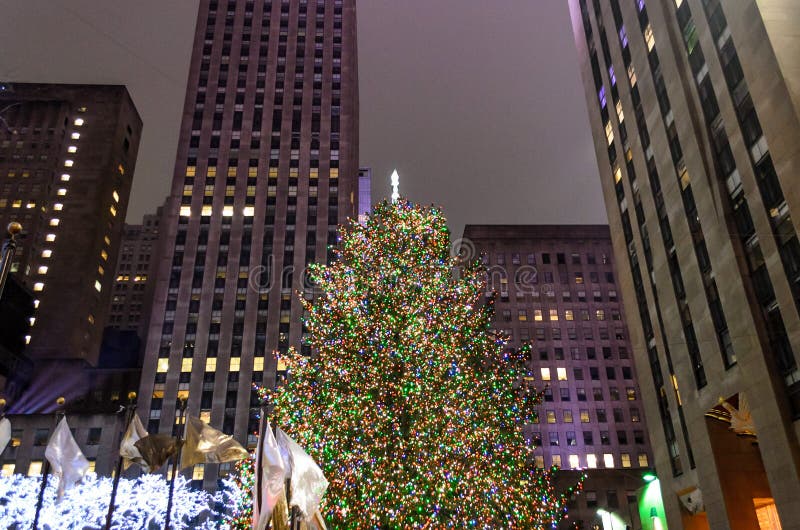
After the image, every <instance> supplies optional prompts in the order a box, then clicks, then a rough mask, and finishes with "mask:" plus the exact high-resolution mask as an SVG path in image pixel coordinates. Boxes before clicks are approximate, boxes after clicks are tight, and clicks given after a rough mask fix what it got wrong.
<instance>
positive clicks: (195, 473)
mask: <svg viewBox="0 0 800 530" xmlns="http://www.w3.org/2000/svg"><path fill="white" fill-rule="evenodd" d="M205 470H206V466H205V464H195V465H194V468H192V480H203V476H204V474H205Z"/></svg>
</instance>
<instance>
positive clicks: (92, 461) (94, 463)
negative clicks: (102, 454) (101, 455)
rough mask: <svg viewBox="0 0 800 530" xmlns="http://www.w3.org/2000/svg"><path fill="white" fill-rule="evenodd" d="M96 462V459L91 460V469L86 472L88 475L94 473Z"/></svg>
mask: <svg viewBox="0 0 800 530" xmlns="http://www.w3.org/2000/svg"><path fill="white" fill-rule="evenodd" d="M95 465H96V462H95V460H94V458H90V459H89V468H88V469H87V470H86V471H87V472H88V473H94V469H95Z"/></svg>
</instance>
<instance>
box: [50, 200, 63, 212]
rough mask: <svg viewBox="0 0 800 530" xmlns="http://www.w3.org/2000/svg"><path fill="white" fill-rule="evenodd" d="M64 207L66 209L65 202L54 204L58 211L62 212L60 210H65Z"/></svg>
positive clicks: (54, 208)
mask: <svg viewBox="0 0 800 530" xmlns="http://www.w3.org/2000/svg"><path fill="white" fill-rule="evenodd" d="M63 209H64V205H63V204H61V203H60V202H57V203H55V204H54V205H53V210H55V211H57V212H60V211H61V210H63Z"/></svg>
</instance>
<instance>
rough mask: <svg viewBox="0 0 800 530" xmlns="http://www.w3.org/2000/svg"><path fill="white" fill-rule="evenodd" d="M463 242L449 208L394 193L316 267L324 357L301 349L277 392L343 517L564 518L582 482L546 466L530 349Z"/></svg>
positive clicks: (392, 522) (393, 523) (431, 523)
mask: <svg viewBox="0 0 800 530" xmlns="http://www.w3.org/2000/svg"><path fill="white" fill-rule="evenodd" d="M450 250H451V247H450V234H449V231H448V229H447V225H446V220H445V218H444V216H443V215H442V214H441V212H440V211H439V210H438V209H436V208H433V207H430V208H429V207H420V206H417V205H413V204H411V203H409V202H407V201H404V200H400V201H398V202H396V203H388V202H383V203H382V204H379V205H378V206H376V207H375V209H374V211H373V213H372V214H371V216H370V217H369V218H368V219H367V221H366V222H365V223H364V224H357V223H352V224H350V225H349V226H346V227H343V228H342V232H341V241H340V245H339V248H338V250H336V251H335V252H336V259H335V260H333V262H332V264H331V265H328V266H325V265H314V266H312V268H311V277H312V279H313V281H314V283H315V286H316V289H317V290H318V293H317V294H318V295H317V296H316V299H315V301H314V302H309V301H307V300H305V299H304V303H305V309H306V311H307V318H306V326H307V328H308V332H309V336H310V344H311V346H312V348H313V350H314V351H315V355H314V356H313V357H311V358H305V357H302V356H300V355H297V354H296V353H294V352H290V353H289V355H288V356H287V358H286V359H285V362H286V363H287V366H288V367H289V371H290V376H289V380H288V382H287V383H286V384H285V385H282V386H281V387H280V388H279V389H278V390H277V391H276V392H274V393H270V394H272V395H271V398H272V400H273V402H274V404H275V406H276V409H275V410H276V412H275V414H276V416H275V420H274V421H276V422H277V423H278V425H280V426H281V428H283V429H284V430H286V431H287V432H288V433H289V434H290V435H291V436H293V437H294V438H295V439H296V440H297V441H298V442H299V443H300V444H301V445H303V446H304V447H305V448H306V450H307V451H308V452H309V454H311V455H312V456H313V457H314V458H315V459H316V461H317V462H318V463H319V464H320V465H321V466H322V468H323V470H324V471H325V474H326V476H327V478H328V479H329V480H330V487H329V489H328V492H327V493H326V495H325V499H324V503H323V509H324V515H325V517H326V519H327V520H328V521H329V522H330V526H331V527H333V528H372V529H374V528H382V529H385V528H451V527H457V528H463V527H470V528H548V527H552V526H554V524H555V523H557V522H558V521H559V520H560V519H561V518H562V517H563V515H564V513H565V509H566V508H565V505H566V502H567V501H568V500H569V498H570V497H571V496H572V495H573V494H574V493H575V492H576V490H577V489H579V488H580V484H577V485H576V486H574V487H572V488H569V489H567V490H566V491H562V492H557V491H556V489H555V487H554V486H553V480H554V477H553V473H554V472H555V469H551V470H538V469H535V468H533V466H532V464H531V462H530V452H529V447H528V446H527V444H526V443H525V439H524V437H523V435H522V430H521V428H522V426H523V425H525V424H526V423H529V422H530V421H531V420H532V419H533V417H534V415H535V410H534V406H535V405H536V404H537V403H538V402H539V400H540V397H541V396H540V394H539V393H538V392H536V391H535V390H533V389H532V388H530V387H529V386H528V385H527V383H526V368H525V366H524V364H523V362H522V361H523V358H524V356H525V352H524V351H523V352H519V351H517V352H514V350H511V349H509V348H507V347H506V344H505V339H504V338H503V337H502V336H499V335H498V334H496V333H495V332H494V331H493V330H492V329H491V325H490V324H491V317H492V314H493V300H492V299H487V298H486V296H485V292H486V287H485V274H484V271H483V269H482V268H481V267H480V265H479V264H478V263H477V262H476V263H468V264H464V263H460V262H459V260H458V259H457V258H456V257H452V256H451V252H450ZM456 270H458V271H459V273H457V274H456V273H455V271H456Z"/></svg>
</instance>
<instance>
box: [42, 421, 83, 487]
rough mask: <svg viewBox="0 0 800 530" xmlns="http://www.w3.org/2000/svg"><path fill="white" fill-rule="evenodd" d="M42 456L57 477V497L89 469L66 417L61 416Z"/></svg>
mask: <svg viewBox="0 0 800 530" xmlns="http://www.w3.org/2000/svg"><path fill="white" fill-rule="evenodd" d="M44 456H45V457H46V458H47V461H48V462H50V466H52V468H53V475H55V476H57V477H58V499H59V500H60V499H61V497H62V496H63V495H64V491H66V490H67V489H69V488H71V487H72V486H74V485H75V483H76V482H78V481H79V480H81V479H82V478H83V476H84V475H85V474H86V472H87V471H88V470H89V461H88V460H86V457H85V456H83V453H82V452H81V449H80V447H78V443H77V442H76V441H75V438H74V437H73V436H72V431H70V430H69V425H67V418H61V421H60V422H58V426H56V430H55V431H53V435H52V436H51V437H50V441H49V442H47V447H46V448H45V450H44Z"/></svg>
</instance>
